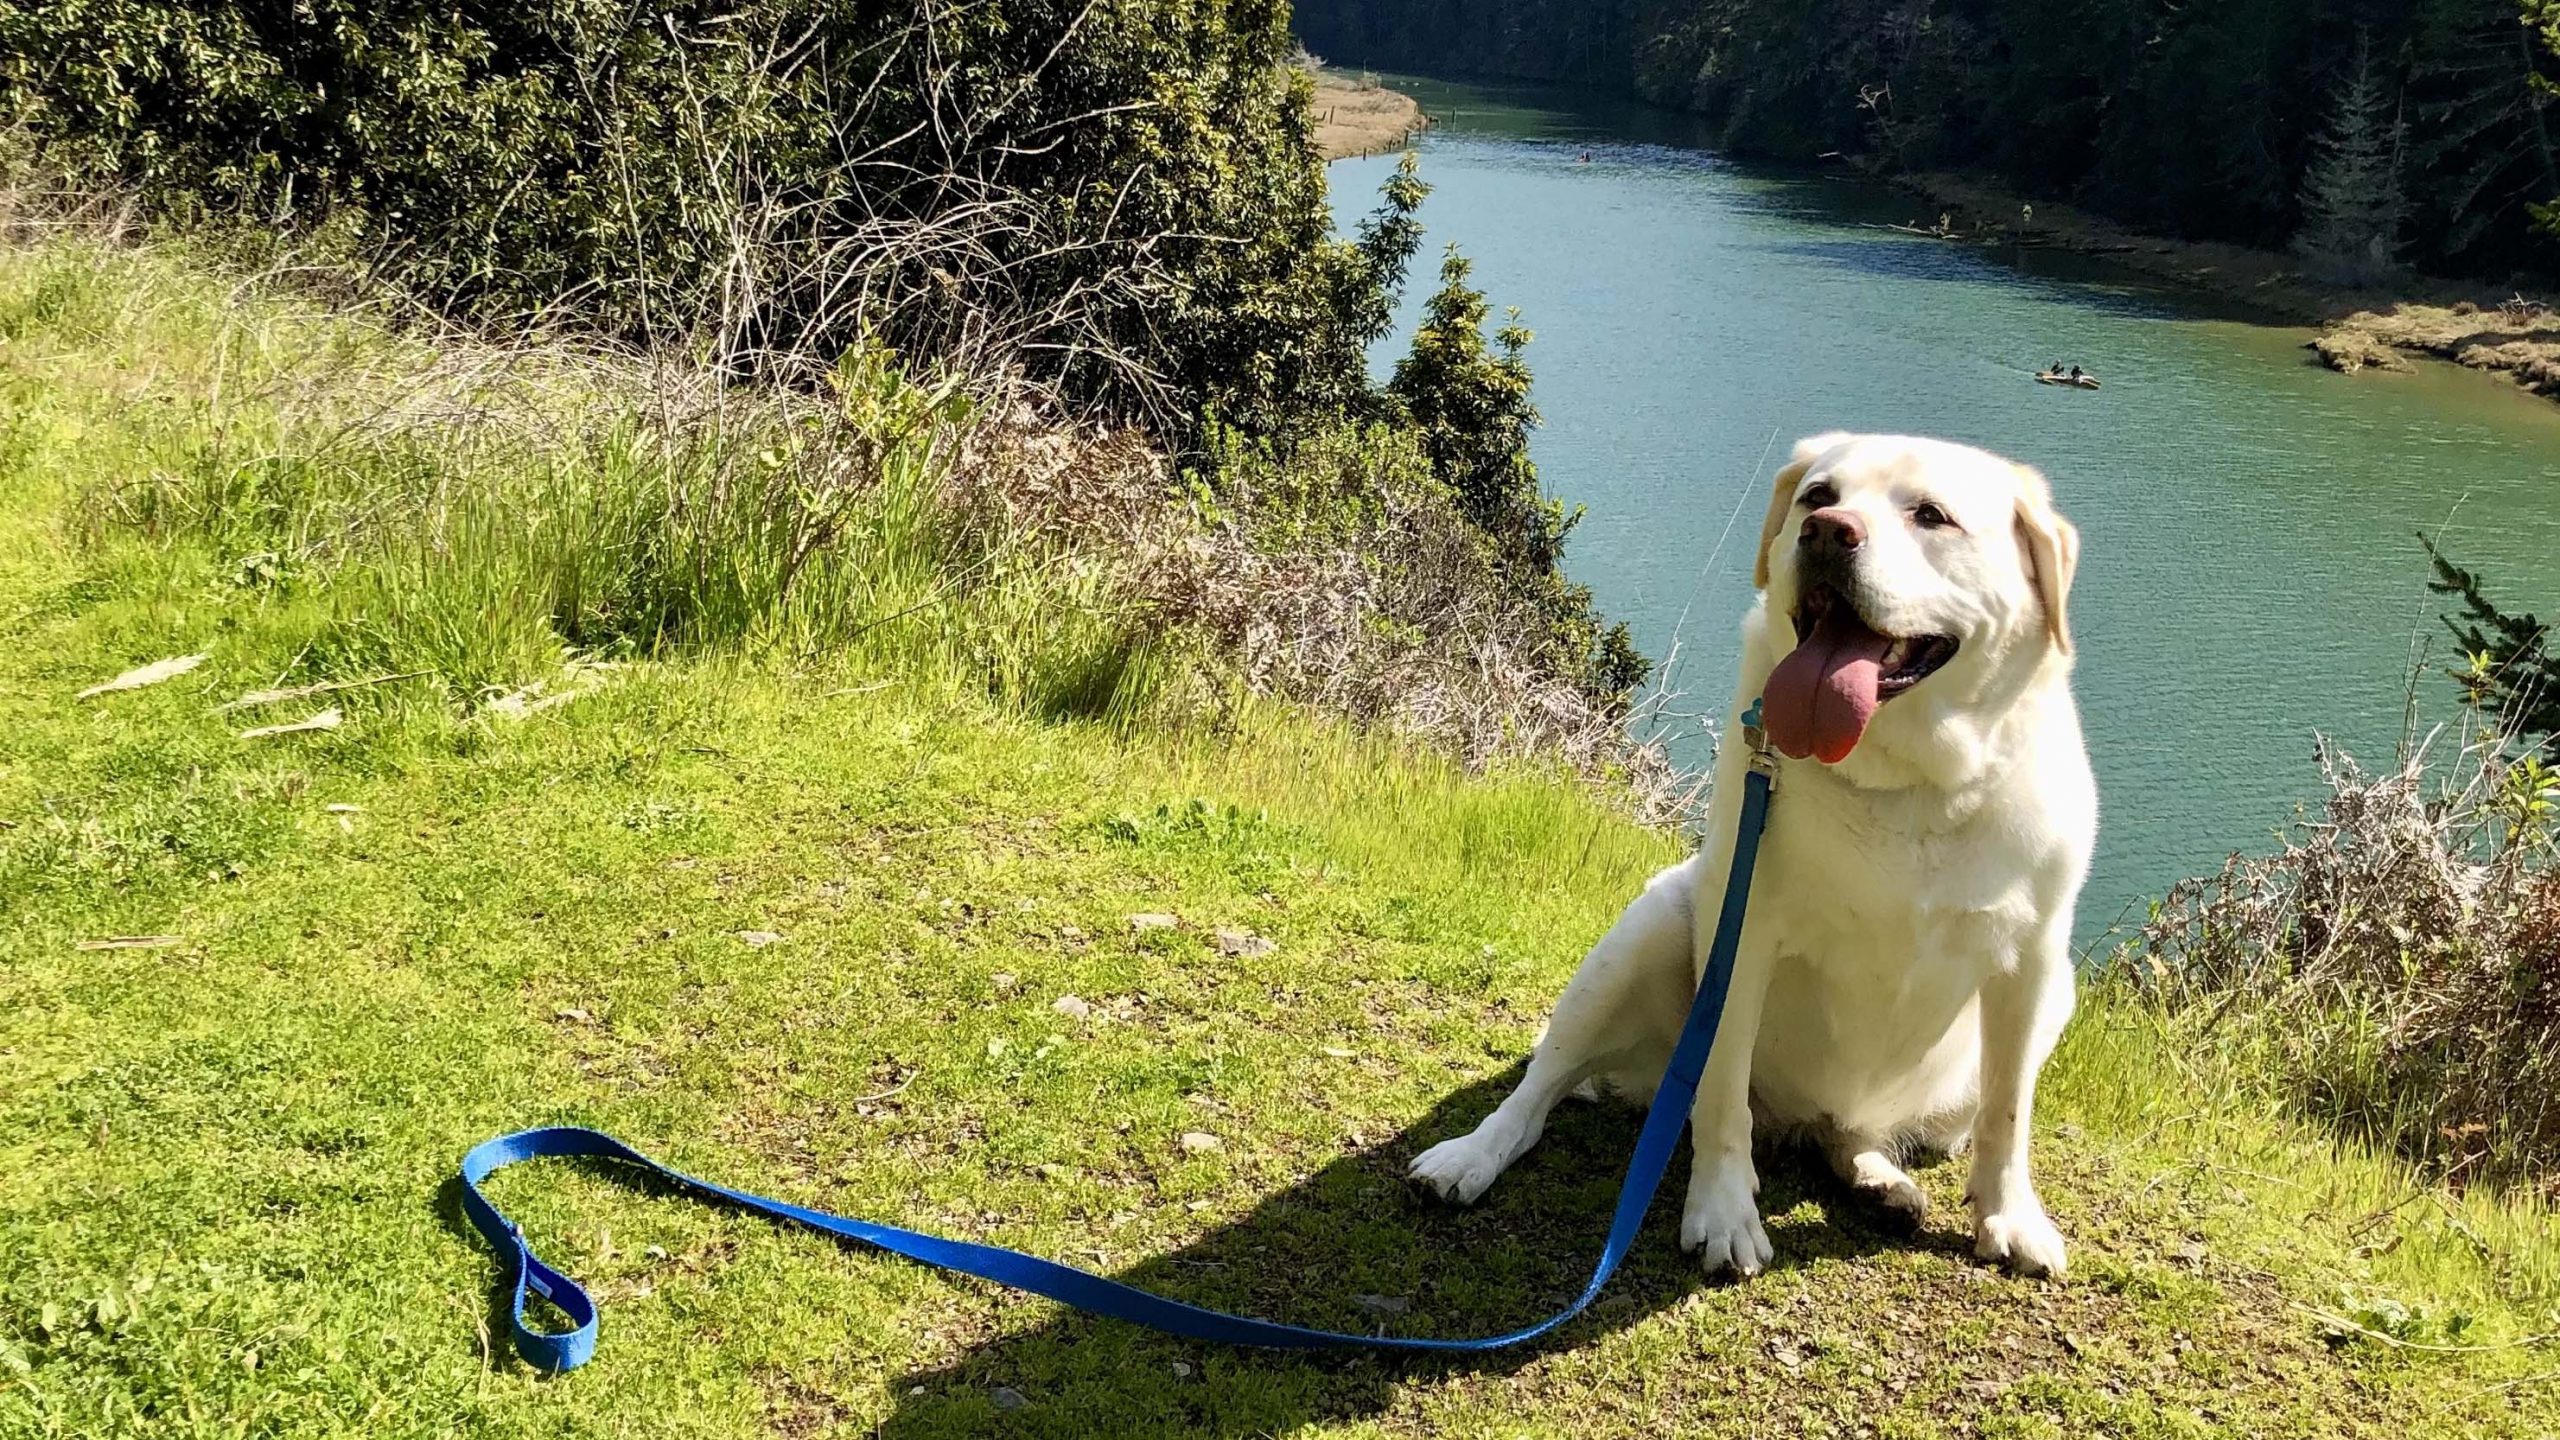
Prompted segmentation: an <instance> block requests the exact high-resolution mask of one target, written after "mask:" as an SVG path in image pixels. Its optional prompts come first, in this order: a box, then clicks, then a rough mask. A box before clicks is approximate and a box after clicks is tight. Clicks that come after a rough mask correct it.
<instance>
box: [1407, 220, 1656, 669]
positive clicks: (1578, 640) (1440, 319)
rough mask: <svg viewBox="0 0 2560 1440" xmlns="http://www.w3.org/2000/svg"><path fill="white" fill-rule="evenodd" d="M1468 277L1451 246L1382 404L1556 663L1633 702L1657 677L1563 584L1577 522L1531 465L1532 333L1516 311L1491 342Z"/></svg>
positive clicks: (1587, 599) (1620, 629)
mask: <svg viewBox="0 0 2560 1440" xmlns="http://www.w3.org/2000/svg"><path fill="white" fill-rule="evenodd" d="M1472 269H1473V267H1472V266H1470V265H1469V264H1468V262H1467V258H1466V257H1465V256H1463V255H1461V254H1459V253H1458V247H1457V246H1455V245H1452V246H1450V247H1449V251H1448V254H1447V256H1446V257H1445V258H1443V259H1442V260H1441V262H1440V290H1439V293H1437V294H1435V295H1433V296H1432V297H1431V300H1430V303H1429V304H1427V305H1426V306H1424V308H1423V314H1422V324H1421V326H1420V328H1419V329H1417V330H1415V332H1414V336H1413V350H1412V352H1411V353H1410V354H1408V355H1406V356H1405V358H1404V359H1403V360H1401V361H1399V362H1397V364H1396V373H1395V378H1394V379H1392V380H1390V381H1388V382H1387V393H1388V395H1389V396H1390V397H1391V399H1392V400H1393V401H1394V402H1395V403H1397V404H1398V405H1401V406H1402V407H1403V409H1404V411H1405V413H1406V415H1407V416H1408V417H1409V418H1410V420H1411V422H1412V424H1413V425H1414V427H1415V428H1416V429H1417V430H1419V431H1420V432H1421V439H1422V451H1423V454H1424V456H1425V457H1426V458H1427V459H1428V460H1429V461H1430V464H1431V472H1432V474H1433V476H1434V477H1436V478H1437V479H1438V480H1439V482H1440V483H1441V484H1442V485H1445V486H1447V487H1448V490H1449V493H1450V495H1451V496H1452V497H1453V498H1454V499H1455V500H1456V502H1457V506H1458V511H1459V513H1460V514H1461V515H1464V516H1465V517H1466V519H1467V521H1468V522H1469V523H1470V524H1472V525H1473V526H1474V527H1475V528H1476V529H1477V530H1479V531H1481V532H1482V533H1483V534H1484V536H1485V539H1486V540H1487V541H1488V542H1489V543H1490V545H1491V546H1492V549H1493V554H1494V558H1495V560H1496V562H1497V563H1499V564H1500V565H1501V566H1502V567H1503V568H1504V569H1505V570H1507V571H1509V572H1510V574H1511V575H1512V576H1513V578H1514V579H1515V580H1517V581H1518V582H1520V585H1521V591H1522V593H1524V594H1527V595H1530V596H1534V597H1536V599H1537V602H1538V603H1537V605H1536V609H1537V611H1538V612H1539V613H1540V614H1541V615H1543V617H1544V623H1545V625H1546V628H1547V630H1548V636H1547V639H1548V644H1549V645H1550V646H1551V647H1552V648H1551V649H1550V650H1549V652H1548V653H1549V654H1550V656H1551V657H1552V659H1553V661H1554V663H1555V664H1556V665H1557V666H1558V667H1559V668H1560V669H1562V670H1564V671H1565V672H1566V673H1568V674H1571V675H1573V676H1574V677H1575V678H1576V679H1577V680H1578V681H1579V682H1580V683H1581V684H1582V685H1583V686H1584V688H1586V689H1587V690H1589V691H1590V692H1591V693H1593V694H1597V695H1610V696H1620V697H1623V696H1626V695H1628V694H1629V693H1631V692H1633V691H1634V689H1635V688H1636V687H1637V686H1639V685H1642V684H1643V683H1644V680H1645V675H1646V673H1647V671H1648V670H1649V669H1650V668H1651V667H1650V666H1648V665H1647V664H1646V662H1645V659H1644V657H1643V656H1642V655H1641V654H1639V653H1637V651H1636V647H1635V641H1634V640H1633V638H1632V637H1630V636H1629V635H1628V633H1627V627H1626V626H1624V625H1608V626H1603V625H1602V623H1601V622H1600V620H1599V617H1598V615H1597V614H1596V613H1595V612H1594V611H1593V609H1592V606H1591V591H1590V589H1589V588H1588V587H1586V586H1581V585H1576V584H1573V583H1571V582H1570V581H1568V580H1566V579H1565V578H1564V574H1563V572H1562V569H1561V568H1560V567H1561V565H1562V562H1563V559H1564V540H1565V536H1566V534H1567V533H1569V532H1570V531H1571V530H1572V529H1573V526H1574V522H1576V521H1578V520H1580V519H1581V518H1582V512H1581V511H1580V510H1574V511H1570V512H1568V511H1567V510H1566V509H1565V508H1564V506H1562V505H1560V504H1558V503H1557V502H1555V501H1553V500H1550V499H1548V498H1547V497H1546V496H1545V495H1544V494H1543V493H1541V492H1540V490H1539V489H1538V467H1537V466H1536V465H1534V464H1532V463H1531V462H1530V460H1529V432H1530V431H1531V430H1532V429H1534V428H1536V426H1537V424H1538V411H1537V407H1536V406H1534V405H1532V404H1530V403H1529V364H1528V361H1526V360H1525V359H1523V358H1522V354H1521V352H1522V351H1524V350H1525V349H1527V348H1528V344H1529V339H1530V336H1529V331H1528V328H1527V327H1526V326H1523V325H1522V324H1521V323H1520V312H1519V311H1517V310H1513V311H1509V312H1507V313H1506V315H1505V317H1504V323H1503V325H1502V327H1501V328H1500V329H1498V330H1496V331H1495V332H1494V334H1493V341H1492V343H1491V344H1490V345H1488V344H1487V343H1486V341H1485V331H1484V327H1485V319H1486V317H1487V315H1488V313H1489V307H1488V306H1487V305H1486V304H1485V298H1484V293H1483V292H1482V291H1480V290H1477V289H1476V288H1475V287H1474V286H1472V285H1469V284H1468V283H1467V277H1468V275H1469V274H1470V273H1471V271H1472Z"/></svg>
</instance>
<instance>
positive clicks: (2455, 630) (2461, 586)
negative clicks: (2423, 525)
mask: <svg viewBox="0 0 2560 1440" xmlns="http://www.w3.org/2000/svg"><path fill="white" fill-rule="evenodd" d="M2418 543H2419V544H2421V545H2424V546H2426V547H2427V561H2428V563H2429V564H2430V565H2432V566H2434V567H2435V578H2434V579H2432V580H2429V581H2428V582H2427V588H2428V589H2429V590H2431V591H2434V592H2435V593H2436V594H2438V595H2445V596H2450V597H2453V598H2455V599H2458V600H2460V601H2461V602H2462V610H2461V613H2460V614H2459V615H2448V616H2446V617H2444V626H2445V629H2447V630H2448V631H2451V632H2452V634H2453V639H2454V643H2455V644H2456V645H2458V646H2460V647H2461V651H2462V657H2463V663H2462V665H2461V666H2460V667H2459V668H2458V669H2456V670H2455V671H2454V672H2453V676H2454V679H2455V681H2456V682H2457V683H2459V684H2460V685H2461V686H2462V687H2463V690H2464V693H2465V694H2466V695H2468V696H2469V698H2470V700H2471V703H2472V704H2473V705H2474V706H2475V707H2477V708H2478V709H2479V710H2480V711H2481V713H2482V714H2484V715H2486V716H2488V717H2489V718H2490V719H2491V721H2492V722H2493V723H2494V724H2495V725H2496V727H2497V729H2498V730H2499V732H2500V733H2501V734H2505V735H2513V736H2531V735H2544V736H2560V653H2555V651H2554V649H2553V647H2552V644H2551V629H2550V627H2549V626H2547V625H2545V624H2544V623H2543V622H2542V621H2541V619H2539V618H2538V617H2536V616H2533V615H2530V614H2523V615H2518V614H2511V613H2509V612H2508V611H2506V610H2504V609H2502V608H2500V607H2499V605H2498V603H2497V602H2496V601H2494V600H2492V599H2490V598H2489V596H2488V594H2487V593H2486V592H2485V591H2483V590H2482V589H2481V585H2480V577H2479V576H2478V575H2477V574H2476V573H2474V572H2472V571H2469V570H2465V569H2463V568H2462V567H2461V566H2459V565H2456V564H2454V563H2453V562H2452V561H2450V560H2447V559H2446V558H2445V557H2444V555H2443V554H2442V552H2440V551H2438V550H2437V549H2436V544H2435V542H2434V541H2433V540H2430V539H2428V538H2426V537H2425V536H2423V535H2421V536H2419V537H2418Z"/></svg>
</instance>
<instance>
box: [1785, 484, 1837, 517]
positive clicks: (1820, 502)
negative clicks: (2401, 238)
mask: <svg viewBox="0 0 2560 1440" xmlns="http://www.w3.org/2000/svg"><path fill="white" fill-rule="evenodd" d="M1796 503H1797V504H1799V505H1802V506H1804V507H1805V508H1806V509H1808V510H1827V509H1829V508H1831V507H1832V506H1834V505H1837V504H1839V503H1840V492H1839V491H1838V490H1837V489H1835V488H1833V486H1832V484H1831V482H1830V481H1828V480H1818V481H1816V482H1814V483H1813V484H1811V485H1808V486H1806V487H1805V489H1804V493H1803V494H1802V495H1799V496H1797V497H1796Z"/></svg>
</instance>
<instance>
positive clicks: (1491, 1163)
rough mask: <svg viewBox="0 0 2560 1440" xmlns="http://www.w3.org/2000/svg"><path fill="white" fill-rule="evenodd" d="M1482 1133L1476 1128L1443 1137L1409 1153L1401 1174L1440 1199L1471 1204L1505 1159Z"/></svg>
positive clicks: (1491, 1180)
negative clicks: (1409, 1160) (1454, 1136)
mask: <svg viewBox="0 0 2560 1440" xmlns="http://www.w3.org/2000/svg"><path fill="white" fill-rule="evenodd" d="M1483 1137H1484V1132H1483V1131H1481V1130H1479V1131H1477V1132H1476V1133H1474V1134H1472V1135H1461V1136H1459V1137H1458V1138H1457V1139H1455V1140H1443V1141H1441V1142H1440V1143H1439V1144H1437V1145H1434V1146H1432V1147H1431V1148H1430V1149H1428V1150H1425V1151H1423V1152H1422V1153H1421V1154H1419V1155H1417V1156H1415V1157H1413V1164H1412V1165H1410V1166H1408V1167H1407V1168H1406V1170H1405V1174H1406V1175H1407V1176H1409V1177H1410V1178H1411V1179H1413V1180H1414V1181H1415V1182H1416V1183H1418V1184H1421V1185H1424V1186H1428V1187H1429V1188H1430V1189H1431V1191H1432V1192H1433V1193H1434V1194H1437V1195H1438V1196H1439V1197H1440V1198H1441V1199H1443V1200H1447V1201H1449V1202H1451V1203H1452V1204H1457V1205H1473V1204H1474V1203H1476V1200H1477V1198H1478V1197H1480V1196H1482V1195H1483V1194H1484V1192H1485V1190H1486V1188H1487V1187H1489V1186H1491V1185H1492V1184H1493V1182H1494V1180H1495V1179H1496V1178H1497V1177H1499V1176H1500V1175H1501V1174H1502V1167H1503V1166H1504V1164H1505V1163H1507V1161H1506V1158H1505V1157H1504V1156H1503V1154H1502V1153H1501V1147H1499V1146H1497V1145H1494V1144H1492V1143H1489V1142H1488V1141H1486V1140H1485V1139H1484V1138H1483Z"/></svg>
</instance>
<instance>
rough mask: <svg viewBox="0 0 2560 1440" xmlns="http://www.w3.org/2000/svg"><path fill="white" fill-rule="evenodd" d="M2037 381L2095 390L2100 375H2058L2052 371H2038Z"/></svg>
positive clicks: (2038, 382) (2044, 383)
mask: <svg viewBox="0 0 2560 1440" xmlns="http://www.w3.org/2000/svg"><path fill="white" fill-rule="evenodd" d="M2036 383H2037V384H2039V385H2068V386H2070V387H2072V388H2073V389H2075V390H2095V389H2097V388H2098V377H2097V376H2095V375H2056V374H2053V373H2052V372H2050V371H2038V372H2037V374H2036Z"/></svg>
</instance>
